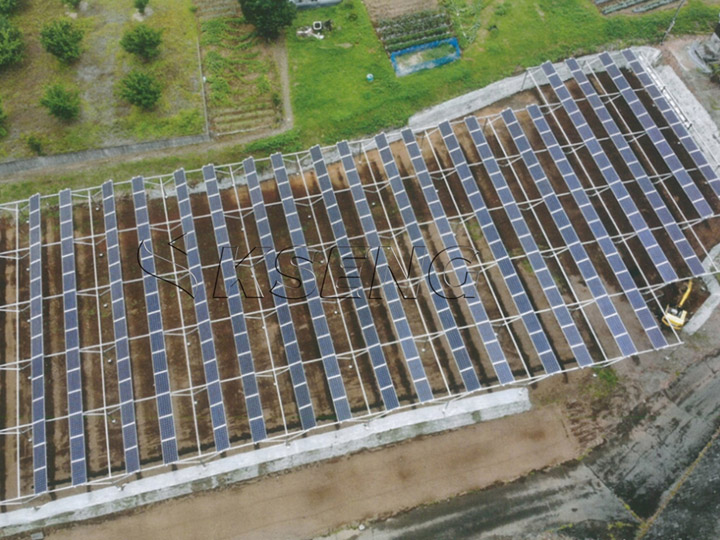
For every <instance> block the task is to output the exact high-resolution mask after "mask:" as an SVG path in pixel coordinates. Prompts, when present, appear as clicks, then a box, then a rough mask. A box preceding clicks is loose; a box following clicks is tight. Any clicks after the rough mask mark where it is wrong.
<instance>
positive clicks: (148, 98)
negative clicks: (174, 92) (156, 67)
mask: <svg viewBox="0 0 720 540" xmlns="http://www.w3.org/2000/svg"><path fill="white" fill-rule="evenodd" d="M160 94H162V88H161V86H160V83H159V82H158V81H157V79H156V78H155V77H153V76H152V75H149V74H147V73H143V72H142V71H137V70H135V71H131V72H130V73H129V74H128V75H127V77H125V78H124V79H123V80H122V81H121V83H120V97H122V98H123V99H125V100H127V101H129V102H130V103H132V104H133V105H137V106H138V107H142V108H143V109H146V110H147V109H152V108H153V107H154V106H155V104H156V103H157V101H158V100H159V99H160Z"/></svg>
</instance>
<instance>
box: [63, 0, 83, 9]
mask: <svg viewBox="0 0 720 540" xmlns="http://www.w3.org/2000/svg"><path fill="white" fill-rule="evenodd" d="M62 1H63V4H65V5H66V6H68V7H71V8H73V9H77V8H79V7H80V0H62Z"/></svg>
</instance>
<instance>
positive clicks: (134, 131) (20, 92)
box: [0, 0, 204, 159]
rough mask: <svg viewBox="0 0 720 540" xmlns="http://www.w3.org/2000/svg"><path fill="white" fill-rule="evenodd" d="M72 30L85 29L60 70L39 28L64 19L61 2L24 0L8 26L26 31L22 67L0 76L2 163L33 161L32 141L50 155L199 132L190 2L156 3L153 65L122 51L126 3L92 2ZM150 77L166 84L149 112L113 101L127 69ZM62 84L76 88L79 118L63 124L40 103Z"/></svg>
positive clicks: (128, 19) (151, 21)
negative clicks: (158, 35)
mask: <svg viewBox="0 0 720 540" xmlns="http://www.w3.org/2000/svg"><path fill="white" fill-rule="evenodd" d="M88 4H89V5H88V8H87V10H86V11H81V12H80V13H79V16H78V18H77V24H78V25H79V26H80V27H81V28H83V30H84V31H85V37H84V40H83V48H84V52H83V54H82V56H81V57H80V59H79V60H78V61H77V62H76V63H74V64H72V65H69V66H67V65H63V64H62V63H60V62H59V61H58V60H57V59H56V58H55V57H54V56H52V55H50V54H49V53H47V52H45V50H44V49H43V48H42V46H41V45H40V42H39V39H40V30H41V28H42V26H43V24H45V22H47V21H48V20H51V19H55V18H58V17H63V16H65V14H66V9H65V7H64V6H63V4H62V2H60V0H26V2H24V3H23V6H24V7H22V8H21V9H20V11H19V13H17V14H16V15H15V16H14V17H13V20H14V22H15V24H17V26H19V27H20V29H21V30H22V31H23V33H24V35H25V42H26V54H25V59H24V60H23V62H22V63H21V64H20V65H18V66H15V67H13V68H11V69H8V70H5V71H3V72H2V74H0V78H1V80H2V85H0V97H2V100H3V104H4V107H5V110H6V112H7V113H8V120H7V126H8V128H9V131H10V133H9V135H8V136H7V137H5V138H4V139H2V140H1V141H0V159H8V158H20V157H28V156H30V155H33V152H32V151H31V150H30V149H29V148H28V146H27V143H26V141H27V138H28V137H29V136H31V135H33V136H34V137H36V138H37V139H39V140H40V141H42V147H43V152H44V153H45V154H54V153H62V152H69V151H75V150H83V149H88V148H95V147H99V146H109V145H115V144H124V143H128V142H138V141H144V140H151V139H157V138H164V137H172V136H177V135H188V134H193V133H199V132H202V131H203V128H204V118H203V113H202V97H201V95H200V80H199V78H200V75H199V69H198V60H197V50H196V47H197V23H196V21H195V16H194V14H193V13H192V11H191V10H190V7H191V5H192V3H191V0H154V2H152V5H151V7H152V8H153V10H154V12H153V14H152V15H151V16H149V17H147V20H146V22H147V24H148V25H150V26H152V27H154V28H159V29H161V30H162V31H163V44H162V46H161V54H160V56H159V58H158V59H156V60H155V61H153V62H151V63H149V64H146V65H145V64H143V63H142V62H141V61H139V60H137V59H136V58H135V57H134V56H132V55H130V54H128V53H126V52H125V51H124V50H122V48H121V47H120V45H119V41H120V38H121V37H122V35H123V33H124V32H125V31H126V30H128V29H130V28H132V26H133V24H136V23H134V22H133V21H132V16H133V14H134V13H135V9H134V8H133V4H132V2H131V1H126V0H92V1H90V2H89V3H88ZM134 67H140V68H142V69H147V70H148V71H151V72H153V73H155V74H156V75H157V76H158V78H159V79H160V80H161V81H162V84H163V86H164V89H163V97H162V99H161V101H160V102H159V103H158V105H157V106H156V107H155V109H154V110H152V111H151V112H149V113H148V112H141V111H140V110H138V109H137V108H135V107H131V106H130V105H128V104H126V103H124V102H122V101H121V100H120V99H119V98H117V97H116V92H117V85H118V82H119V81H120V79H122V77H123V76H124V75H125V74H126V73H128V72H129V71H130V70H131V69H132V68H134ZM54 82H61V83H63V84H65V85H66V86H68V87H74V88H77V89H78V90H79V91H80V96H81V98H82V105H81V114H80V117H79V118H78V119H77V120H75V121H73V122H71V123H67V124H66V123H63V122H60V121H58V120H55V119H54V118H52V117H51V116H50V115H49V114H48V112H47V110H46V109H45V108H44V107H42V106H41V105H40V104H39V101H40V98H41V97H42V94H43V91H44V88H45V86H47V85H48V84H51V83H54Z"/></svg>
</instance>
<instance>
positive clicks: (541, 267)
mask: <svg viewBox="0 0 720 540" xmlns="http://www.w3.org/2000/svg"><path fill="white" fill-rule="evenodd" d="M503 119H504V120H505V121H506V122H507V121H508V120H509V118H508V117H507V116H506V115H505V116H503ZM466 124H467V126H468V128H469V130H470V136H471V137H472V139H473V143H474V144H475V148H477V151H478V153H479V154H480V157H481V158H482V162H483V166H484V167H485V170H486V171H487V173H488V175H489V177H490V181H491V182H492V183H493V186H494V187H495V191H496V192H497V194H498V196H499V197H500V202H501V203H502V205H503V210H504V211H505V213H506V214H507V216H508V218H510V224H511V225H512V227H513V230H514V231H515V234H516V236H517V237H518V240H520V244H521V245H522V248H523V250H525V255H526V256H527V259H528V261H529V262H530V266H531V267H532V269H533V272H534V273H535V278H536V279H537V280H538V282H539V283H540V287H541V288H542V291H543V294H544V295H545V298H547V301H548V303H549V304H550V307H551V309H552V312H553V315H554V316H555V319H556V320H557V322H558V324H559V325H560V329H561V330H562V332H563V335H564V336H565V339H566V340H567V342H568V344H569V345H570V350H572V352H573V355H574V356H575V359H576V361H577V362H578V364H580V365H581V366H588V365H590V364H592V358H591V357H590V352H589V351H588V350H587V347H586V345H585V342H584V341H583V339H582V336H581V335H580V331H579V330H578V328H577V326H576V325H575V321H574V320H573V318H572V315H570V311H569V310H568V308H567V305H565V302H564V300H563V297H562V295H561V294H560V291H559V290H558V288H557V285H556V284H555V279H554V278H553V276H552V274H550V270H549V269H548V267H547V264H545V259H544V258H543V256H542V254H541V253H540V249H539V248H538V246H537V243H536V242H535V240H534V238H533V236H532V233H531V232H530V228H529V227H528V224H527V222H526V221H525V217H524V216H523V215H522V212H521V211H520V208H519V207H518V205H517V201H516V200H515V196H514V195H513V193H512V191H511V190H510V186H508V183H507V182H506V181H505V177H504V176H503V174H502V172H501V171H500V166H499V165H498V163H497V160H496V159H495V156H494V155H493V153H492V150H490V145H488V142H487V140H486V139H485V135H484V134H483V132H482V128H481V127H480V124H479V123H478V121H477V119H476V118H475V117H471V118H468V119H467V120H466ZM523 142H524V143H525V148H523V146H522V144H521V146H520V148H519V149H520V151H521V152H522V151H532V149H531V148H530V145H529V143H528V142H527V141H523Z"/></svg>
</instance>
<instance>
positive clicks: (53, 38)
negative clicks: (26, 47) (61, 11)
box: [40, 19, 83, 64]
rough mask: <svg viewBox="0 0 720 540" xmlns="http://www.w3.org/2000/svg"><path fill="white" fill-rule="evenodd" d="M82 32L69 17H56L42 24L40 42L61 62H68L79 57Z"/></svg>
mask: <svg viewBox="0 0 720 540" xmlns="http://www.w3.org/2000/svg"><path fill="white" fill-rule="evenodd" d="M82 39H83V32H82V30H80V29H79V28H78V27H77V26H75V24H74V23H73V22H72V21H71V20H70V19H56V20H54V21H50V22H49V23H47V24H46V25H45V26H43V29H42V31H41V32H40V43H42V45H43V47H45V50H46V51H47V52H49V53H50V54H53V55H55V56H56V57H57V58H58V59H59V60H60V61H61V62H65V63H66V64H69V63H71V62H74V61H75V60H77V59H78V58H80V53H82V49H81V48H80V43H81V42H82Z"/></svg>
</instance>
